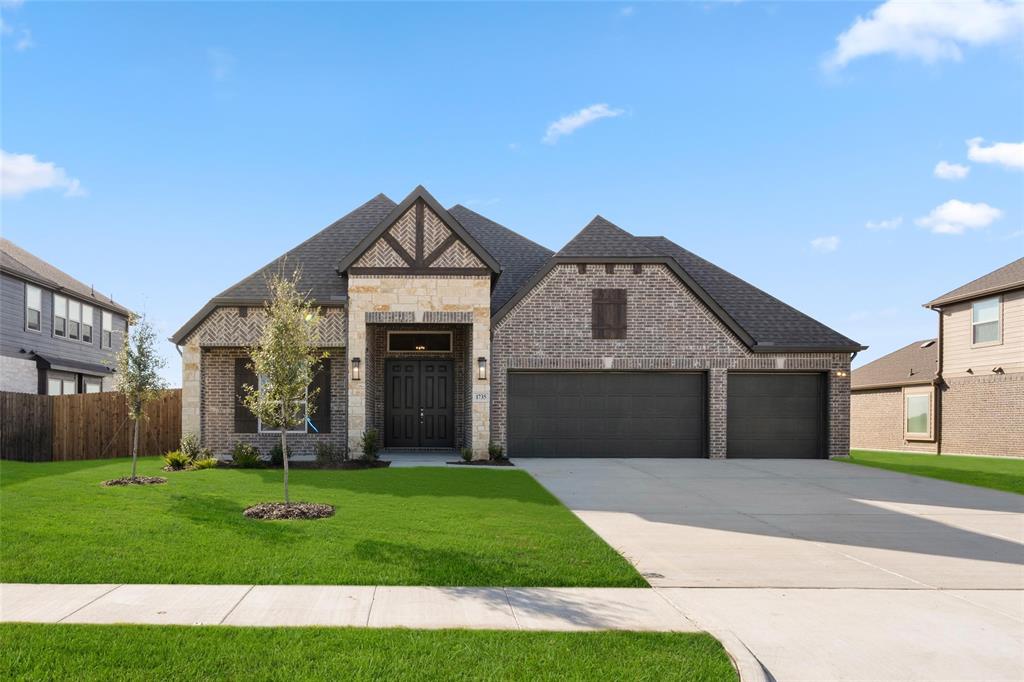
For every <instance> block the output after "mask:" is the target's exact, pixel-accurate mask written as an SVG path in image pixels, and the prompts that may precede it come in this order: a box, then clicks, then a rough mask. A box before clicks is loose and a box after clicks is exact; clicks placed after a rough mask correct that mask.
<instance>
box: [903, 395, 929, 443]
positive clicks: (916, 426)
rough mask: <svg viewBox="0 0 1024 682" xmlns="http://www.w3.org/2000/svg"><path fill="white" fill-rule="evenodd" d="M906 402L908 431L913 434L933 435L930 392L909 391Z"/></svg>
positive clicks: (908, 433) (905, 398)
mask: <svg viewBox="0 0 1024 682" xmlns="http://www.w3.org/2000/svg"><path fill="white" fill-rule="evenodd" d="M904 401H905V404H906V432H907V435H911V436H925V437H927V436H929V435H931V423H932V414H931V412H932V397H931V395H930V394H928V393H908V394H907V395H906V396H905V397H904Z"/></svg>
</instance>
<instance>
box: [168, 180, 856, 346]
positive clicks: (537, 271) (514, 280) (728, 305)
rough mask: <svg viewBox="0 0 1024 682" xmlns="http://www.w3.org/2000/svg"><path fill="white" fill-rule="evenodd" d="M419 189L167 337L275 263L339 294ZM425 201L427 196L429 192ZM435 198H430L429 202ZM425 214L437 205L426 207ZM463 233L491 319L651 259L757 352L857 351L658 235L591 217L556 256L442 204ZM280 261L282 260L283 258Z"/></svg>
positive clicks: (348, 224)
mask: <svg viewBox="0 0 1024 682" xmlns="http://www.w3.org/2000/svg"><path fill="white" fill-rule="evenodd" d="M420 196H424V197H425V199H424V200H428V199H427V198H426V197H429V194H427V193H426V190H424V189H423V188H422V187H417V188H416V190H414V191H413V193H412V194H410V196H409V197H407V198H406V199H405V200H404V201H403V204H402V205H401V206H400V205H397V204H395V203H394V202H393V201H391V200H390V199H389V198H388V197H386V196H384V195H383V194H379V195H377V196H376V197H374V198H373V199H371V200H370V201H368V202H367V203H365V204H363V205H362V206H360V207H359V208H357V209H356V210H355V211H352V212H351V213H349V214H348V215H346V216H344V217H343V218H341V219H340V220H338V221H336V222H334V223H332V224H331V225H328V226H327V227H326V228H324V229H323V230H321V231H320V232H319V233H317V234H316V235H314V236H312V237H310V238H309V239H308V240H306V241H305V242H303V243H302V244H300V245H299V246H297V247H295V248H294V249H292V250H291V251H289V252H288V253H286V254H284V255H283V256H281V257H280V258H277V259H275V260H274V261H271V262H270V263H268V264H267V265H266V266H264V267H263V268H261V269H260V270H258V271H257V272H255V273H253V274H252V275H249V276H248V277H246V278H245V279H243V280H242V281H241V282H239V283H237V284H235V285H234V286H231V287H229V288H228V289H226V290H224V291H223V292H221V293H220V294H218V295H217V296H215V297H214V298H212V299H211V300H210V302H209V303H207V304H206V306H204V307H203V309H202V310H200V311H199V312H198V313H197V314H196V315H194V316H193V317H192V319H190V320H189V321H188V322H187V323H186V324H185V325H184V326H183V327H182V328H181V329H179V330H178V331H177V332H176V333H175V334H174V336H172V337H171V340H172V341H174V342H175V343H181V342H182V341H183V340H184V339H185V337H186V336H188V334H189V333H191V331H192V330H193V329H195V327H196V326H197V325H198V324H199V323H200V322H202V320H203V319H204V318H205V317H206V316H207V315H208V314H209V313H210V312H211V311H212V310H213V309H214V308H216V307H217V306H219V305H232V304H234V305H259V304H261V303H262V302H263V300H264V299H265V297H266V295H267V289H266V278H267V276H268V275H269V274H271V273H272V272H276V271H278V270H279V269H281V268H284V270H285V271H286V274H291V272H292V271H293V270H294V269H295V268H296V267H299V268H301V275H302V277H301V282H300V283H301V285H302V286H303V287H304V288H308V291H309V292H310V295H311V298H312V299H313V300H314V301H316V302H317V303H320V304H321V305H322V304H326V303H330V302H332V301H337V302H339V303H341V302H344V301H345V300H346V294H347V278H346V277H342V276H340V273H339V271H343V270H344V269H345V266H347V265H350V264H351V263H352V262H354V261H355V259H356V258H358V255H359V253H361V251H362V250H363V248H365V247H366V246H367V245H369V244H370V243H372V242H373V241H374V240H375V239H376V237H377V236H379V235H378V233H379V232H381V231H382V227H383V228H386V227H387V226H388V225H389V223H390V221H391V218H393V217H394V216H395V214H396V213H401V211H400V210H398V209H402V206H405V207H406V208H408V206H407V204H408V203H409V202H410V199H412V200H415V199H416V198H418V197H420ZM429 200H430V201H432V200H433V198H432V197H429ZM435 203H436V202H435ZM431 208H433V209H434V210H435V212H440V211H444V209H442V208H440V206H436V207H435V206H434V205H432V206H431ZM444 217H450V218H452V219H453V221H454V222H455V223H457V224H458V225H459V227H461V228H462V229H463V230H464V234H460V236H461V237H463V238H465V239H466V241H467V243H469V244H471V245H472V246H474V247H476V248H475V250H477V251H478V252H479V253H481V254H484V255H486V256H487V257H488V258H490V259H491V260H490V261H487V258H484V260H485V261H487V262H488V264H489V265H491V264H492V263H493V264H495V265H497V267H496V268H494V267H493V266H492V269H496V270H499V271H500V275H499V276H498V278H497V280H496V282H495V284H494V288H493V290H492V292H491V312H492V324H494V323H496V322H497V321H498V320H500V319H501V318H502V317H503V316H504V315H505V314H507V313H508V312H509V311H510V310H511V309H512V308H513V307H515V304H516V303H517V302H518V301H519V300H520V299H521V298H522V297H523V296H524V295H526V293H527V292H529V291H530V290H531V289H532V288H533V287H534V286H535V285H536V284H537V283H538V282H539V281H540V280H541V279H543V277H544V276H545V275H546V274H547V273H548V272H549V271H550V270H551V269H552V268H553V267H554V266H555V265H557V264H558V263H565V262H583V261H585V260H587V259H596V260H602V259H606V260H618V261H621V260H626V261H629V262H646V263H661V264H664V265H665V266H667V267H668V268H669V269H671V270H672V271H673V272H674V273H675V274H676V275H677V276H678V277H679V278H680V279H681V280H682V281H683V282H684V283H685V284H686V285H687V286H688V287H689V288H690V289H691V290H692V291H693V292H694V293H695V294H696V295H697V297H698V298H700V299H701V301H703V302H704V303H705V305H707V306H708V307H709V308H710V309H711V310H712V312H714V313H715V314H716V315H717V316H718V317H719V318H720V319H721V320H722V322H723V323H724V324H725V325H726V326H727V327H729V328H730V329H731V330H732V331H733V332H734V333H735V334H736V335H737V336H738V337H739V338H740V339H741V340H742V341H743V342H744V343H745V344H746V345H747V346H748V347H750V348H751V349H752V350H755V351H759V352H772V351H803V350H806V351H818V352H825V351H829V352H855V351H859V350H863V349H864V346H861V345H860V344H859V343H857V342H856V341H853V340H851V339H849V338H847V337H846V336H843V335H842V334H840V333H838V332H836V331H834V330H832V329H830V328H828V327H826V326H825V325H823V324H821V323H820V322H817V321H815V320H813V319H812V318H810V317H808V316H807V315H804V314H803V313H801V312H800V311H798V310H796V309H794V308H792V307H790V306H788V305H786V304H785V303H782V302H781V301H779V300H778V299H776V298H774V297H772V296H769V295H768V294H766V293H765V292H763V291H761V290H760V289H758V288H757V287H754V286H753V285H751V284H748V283H747V282H745V281H743V280H742V279H740V278H738V277H736V276H734V275H731V274H729V273H728V272H726V271H724V270H722V269H721V268H718V267H716V266H715V265H712V264H711V263H709V262H708V261H706V260H704V259H702V258H699V257H697V256H695V255H694V254H692V253H690V252H689V251H687V250H686V249H684V248H682V247H681V246H678V245H677V244H674V243H673V242H671V241H669V240H668V239H666V238H664V237H635V236H633V235H632V234H630V233H629V232H627V231H626V230H623V229H622V228H621V227H618V226H617V225H615V224H613V223H611V222H609V221H608V220H606V219H605V218H603V217H601V216H596V217H595V218H594V219H593V220H591V221H590V223H588V224H587V226H586V227H584V228H583V229H582V230H581V231H580V232H579V234H577V235H576V236H575V237H573V239H571V240H570V241H569V243H567V244H566V245H565V246H564V247H563V248H562V249H561V250H560V251H559V252H558V253H552V252H551V251H550V250H549V249H546V248H544V247H543V246H541V245H539V244H537V243H535V242H533V241H530V240H529V239H527V238H526V237H523V236H522V235H519V234H517V233H515V232H513V231H512V230H510V229H508V228H507V227H504V226H502V225H499V224H498V223H496V222H494V221H492V220H489V219H488V218H485V217H484V216H482V215H480V214H478V213H476V212H474V211H471V210H470V209H468V208H466V207H465V206H462V205H458V204H457V205H455V206H453V207H452V208H450V209H448V211H447V212H446V215H444ZM286 264H287V265H286Z"/></svg>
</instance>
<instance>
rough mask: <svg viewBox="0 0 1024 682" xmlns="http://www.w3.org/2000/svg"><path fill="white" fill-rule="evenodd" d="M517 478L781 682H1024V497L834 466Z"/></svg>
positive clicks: (735, 465)
mask: <svg viewBox="0 0 1024 682" xmlns="http://www.w3.org/2000/svg"><path fill="white" fill-rule="evenodd" d="M516 463H517V464H518V465H519V466H521V467H523V468H525V469H526V470H528V471H529V472H530V473H532V474H533V475H534V476H535V477H536V478H537V479H538V480H539V481H540V482H541V483H543V484H544V485H545V486H546V487H547V488H548V489H549V490H551V491H552V492H553V493H554V494H555V495H557V496H558V497H559V498H560V499H561V500H562V501H563V502H564V503H565V504H566V505H568V506H569V507H570V508H571V509H572V510H573V511H574V512H576V514H577V515H579V517H580V518H581V519H583V521H585V522H586V523H587V524H588V525H589V526H590V527H591V528H593V529H594V530H595V531H596V532H597V533H598V534H599V535H601V537H603V538H604V539H605V540H606V541H607V542H608V543H609V544H611V545H612V546H613V547H615V548H616V549H618V550H619V551H620V552H622V553H623V554H624V555H625V556H626V557H628V558H629V559H630V560H631V561H633V563H634V564H635V565H636V566H637V568H638V569H639V570H640V571H641V572H642V573H644V574H645V575H646V576H647V577H648V580H649V581H650V583H651V584H652V585H653V586H654V587H655V588H657V589H658V590H659V592H660V593H661V594H662V595H663V596H664V597H665V598H666V599H668V600H669V601H671V602H672V603H673V604H675V605H676V606H677V607H678V608H679V609H680V610H681V611H682V612H683V613H684V614H686V615H687V616H689V617H690V618H691V619H692V620H694V621H695V622H696V623H697V624H698V625H701V626H702V627H705V628H708V629H709V630H712V631H716V630H718V631H723V630H725V631H731V632H733V633H735V634H736V635H737V636H738V637H739V638H740V639H741V640H743V642H744V643H745V644H746V645H747V646H748V647H749V648H750V650H751V651H752V652H753V653H754V655H755V656H757V657H758V658H759V659H760V660H761V662H762V663H763V664H764V666H765V667H766V668H767V670H768V671H769V672H770V673H771V674H772V675H773V676H774V677H775V678H776V679H778V680H911V679H913V680H1020V679H1024V497H1020V496H1017V495H1012V494H1010V493H1001V492H997V491H993V490H986V489H983V488H974V487H970V486H965V485H959V484H956V483H947V482H944V481H938V480H933V479H928V478H921V477H916V476H909V475H905V474H899V473H894V472H888V471H883V470H879V469H870V468H867V467H861V466H857V465H853V464H847V463H842V462H830V461H794V460H782V461H771V460H733V461H708V460H656V459H648V460H596V459H592V460H587V459H582V460H581V459H576V460H555V459H543V460H540V459H538V460H528V459H521V460H517V461H516Z"/></svg>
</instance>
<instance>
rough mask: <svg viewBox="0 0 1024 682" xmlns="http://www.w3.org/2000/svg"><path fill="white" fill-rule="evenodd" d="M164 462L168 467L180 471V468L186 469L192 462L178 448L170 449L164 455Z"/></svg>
mask: <svg viewBox="0 0 1024 682" xmlns="http://www.w3.org/2000/svg"><path fill="white" fill-rule="evenodd" d="M164 464H165V465H166V466H167V468H168V469H171V470H173V471H181V470H182V469H187V468H188V467H189V465H191V464H192V460H190V459H189V458H188V456H186V455H185V453H184V452H181V451H180V450H171V451H170V452H168V453H167V454H166V455H164Z"/></svg>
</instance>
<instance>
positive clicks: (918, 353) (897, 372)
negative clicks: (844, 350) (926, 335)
mask: <svg viewBox="0 0 1024 682" xmlns="http://www.w3.org/2000/svg"><path fill="white" fill-rule="evenodd" d="M938 359H939V357H938V346H937V345H936V344H935V339H922V340H920V341H914V342H913V343H911V344H909V345H906V346H904V347H903V348H900V349H899V350H897V351H893V352H892V353H889V354H888V355H883V356H882V357H880V358H878V359H877V360H875V361H874V362H869V363H868V364H866V365H864V366H863V367H858V368H857V369H855V370H853V375H852V377H851V379H850V382H851V387H852V388H853V390H855V391H856V390H858V389H866V388H871V387H875V388H881V387H883V386H910V385H913V384H927V383H931V381H932V379H933V378H934V377H935V370H936V369H937V367H938Z"/></svg>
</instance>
